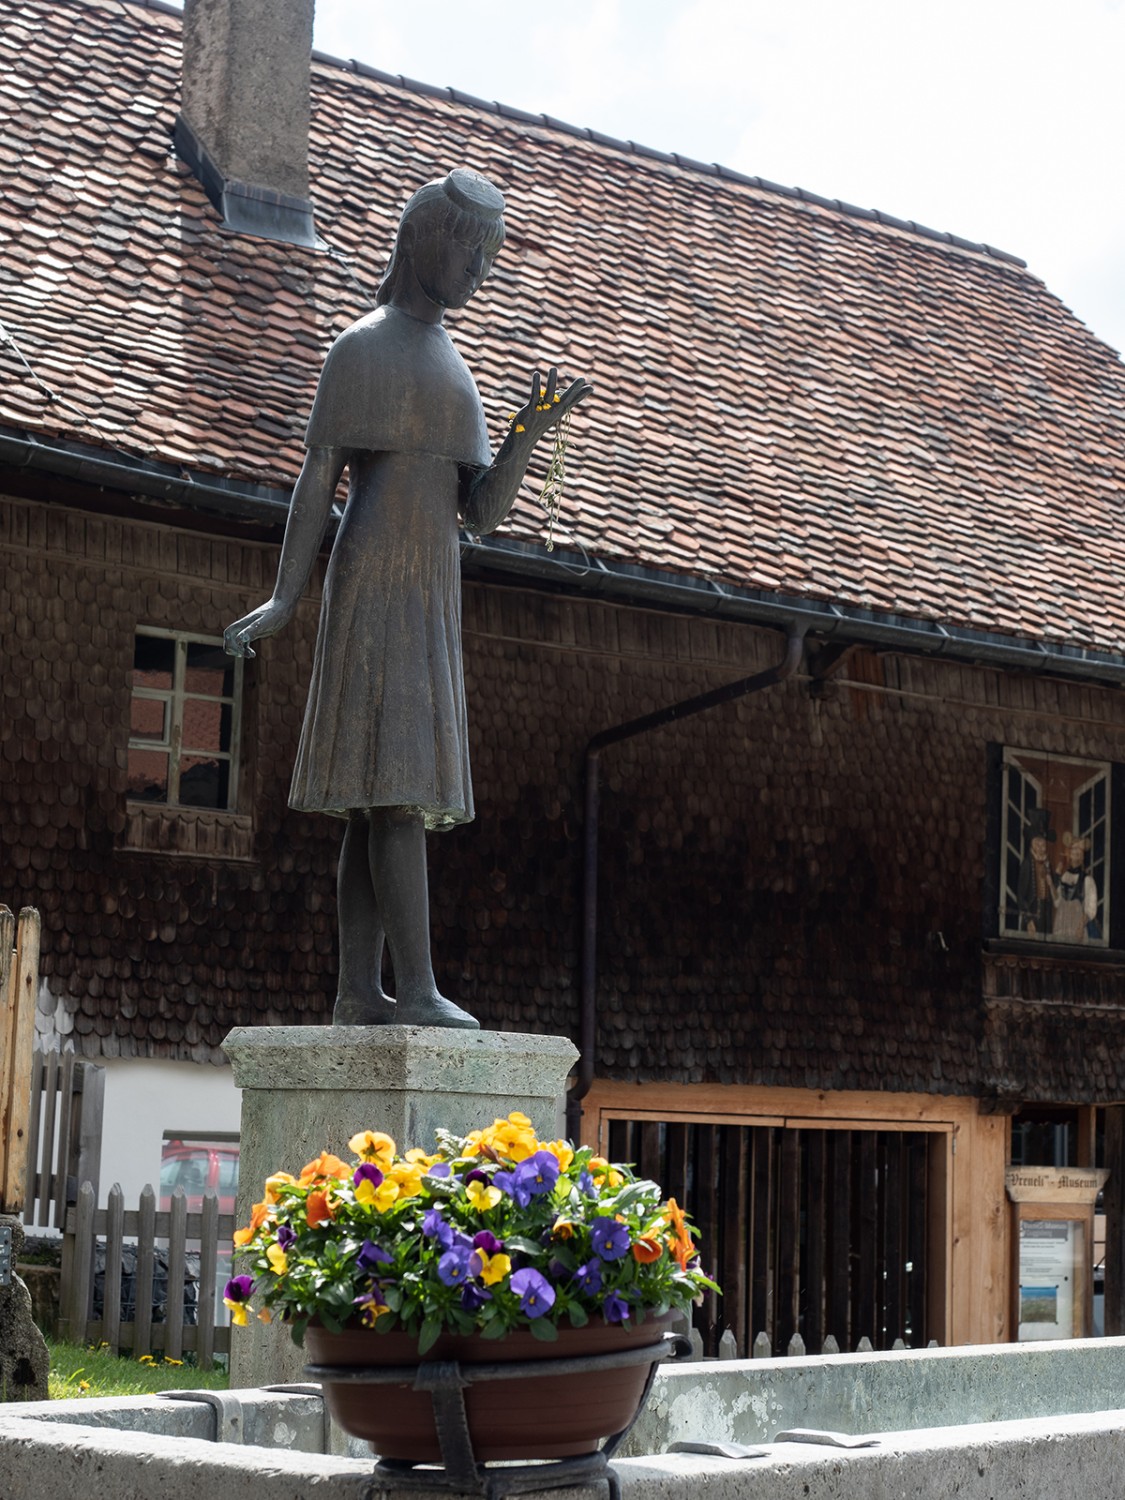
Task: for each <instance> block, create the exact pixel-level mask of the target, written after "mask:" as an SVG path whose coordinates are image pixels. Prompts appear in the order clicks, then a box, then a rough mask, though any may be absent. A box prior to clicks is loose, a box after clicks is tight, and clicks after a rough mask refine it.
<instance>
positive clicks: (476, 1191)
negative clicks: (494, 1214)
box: [465, 1180, 504, 1214]
mask: <svg viewBox="0 0 1125 1500" xmlns="http://www.w3.org/2000/svg"><path fill="white" fill-rule="evenodd" d="M503 1196H504V1195H503V1193H502V1192H501V1191H500V1189H499V1188H498V1187H493V1186H492V1184H491V1183H490V1182H480V1181H479V1180H474V1181H473V1182H470V1183H469V1185H468V1187H467V1188H466V1189H465V1197H466V1198H468V1200H469V1202H470V1203H471V1204H472V1205H473V1207H474V1208H475V1209H476V1211H477V1213H479V1214H486V1213H487V1212H488V1210H489V1209H490V1208H495V1207H496V1205H497V1204H498V1203H499V1202H500V1199H501V1198H502V1197H503Z"/></svg>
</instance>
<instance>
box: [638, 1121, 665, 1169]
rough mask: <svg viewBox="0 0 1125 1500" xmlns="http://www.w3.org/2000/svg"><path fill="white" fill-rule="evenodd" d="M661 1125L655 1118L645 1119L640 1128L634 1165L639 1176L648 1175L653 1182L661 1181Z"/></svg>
mask: <svg viewBox="0 0 1125 1500" xmlns="http://www.w3.org/2000/svg"><path fill="white" fill-rule="evenodd" d="M660 1137H661V1127H660V1124H659V1122H658V1121H656V1120H645V1122H644V1123H643V1124H642V1126H641V1128H640V1143H639V1150H638V1152H637V1156H636V1166H637V1168H638V1172H639V1175H640V1176H641V1177H648V1178H650V1179H651V1180H652V1181H653V1182H660V1181H661V1168H662V1167H663V1165H664V1164H663V1162H662V1161H661V1159H660V1158H661V1155H662V1153H661V1149H660V1145H661V1142H660Z"/></svg>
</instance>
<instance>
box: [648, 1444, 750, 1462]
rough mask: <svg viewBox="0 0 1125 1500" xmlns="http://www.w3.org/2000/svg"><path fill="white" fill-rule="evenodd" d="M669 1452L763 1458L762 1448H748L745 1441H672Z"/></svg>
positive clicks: (721, 1456) (710, 1456)
mask: <svg viewBox="0 0 1125 1500" xmlns="http://www.w3.org/2000/svg"><path fill="white" fill-rule="evenodd" d="M668 1452H669V1453H703V1454H706V1455H707V1457H708V1458H740V1459H741V1458H765V1457H767V1454H766V1450H765V1449H764V1448H748V1447H747V1446H746V1444H745V1443H702V1442H700V1443H697V1442H692V1441H683V1442H679V1443H672V1444H671V1445H670V1446H669V1448H668Z"/></svg>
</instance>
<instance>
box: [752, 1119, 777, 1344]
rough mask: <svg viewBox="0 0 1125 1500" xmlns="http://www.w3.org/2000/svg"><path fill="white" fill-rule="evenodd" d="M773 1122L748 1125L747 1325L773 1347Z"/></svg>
mask: <svg viewBox="0 0 1125 1500" xmlns="http://www.w3.org/2000/svg"><path fill="white" fill-rule="evenodd" d="M774 1129H775V1127H774V1126H772V1125H756V1126H753V1127H751V1140H752V1145H751V1157H752V1164H751V1171H752V1174H753V1181H754V1191H753V1198H752V1204H751V1218H750V1235H749V1248H750V1327H751V1329H752V1330H757V1332H756V1333H755V1335H754V1336H755V1337H757V1335H758V1334H760V1333H764V1334H765V1335H766V1337H767V1338H768V1339H769V1341H770V1347H771V1349H772V1348H773V1347H774V1337H773V1298H772V1296H771V1289H772V1285H773V1265H772V1256H771V1255H770V1248H771V1241H772V1234H771V1229H772V1225H773V1138H774Z"/></svg>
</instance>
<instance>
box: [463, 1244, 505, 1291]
mask: <svg viewBox="0 0 1125 1500" xmlns="http://www.w3.org/2000/svg"><path fill="white" fill-rule="evenodd" d="M469 1264H470V1267H471V1268H472V1269H473V1274H474V1275H476V1276H479V1277H480V1279H481V1280H482V1281H483V1282H484V1284H485V1286H495V1285H496V1283H497V1282H498V1281H503V1280H504V1277H505V1276H508V1275H510V1274H511V1270H512V1262H511V1258H510V1257H509V1256H507V1255H503V1254H498V1255H487V1254H486V1253H485V1252H484V1251H483V1250H474V1251H473V1255H472V1259H471V1260H470V1262H469Z"/></svg>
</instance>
